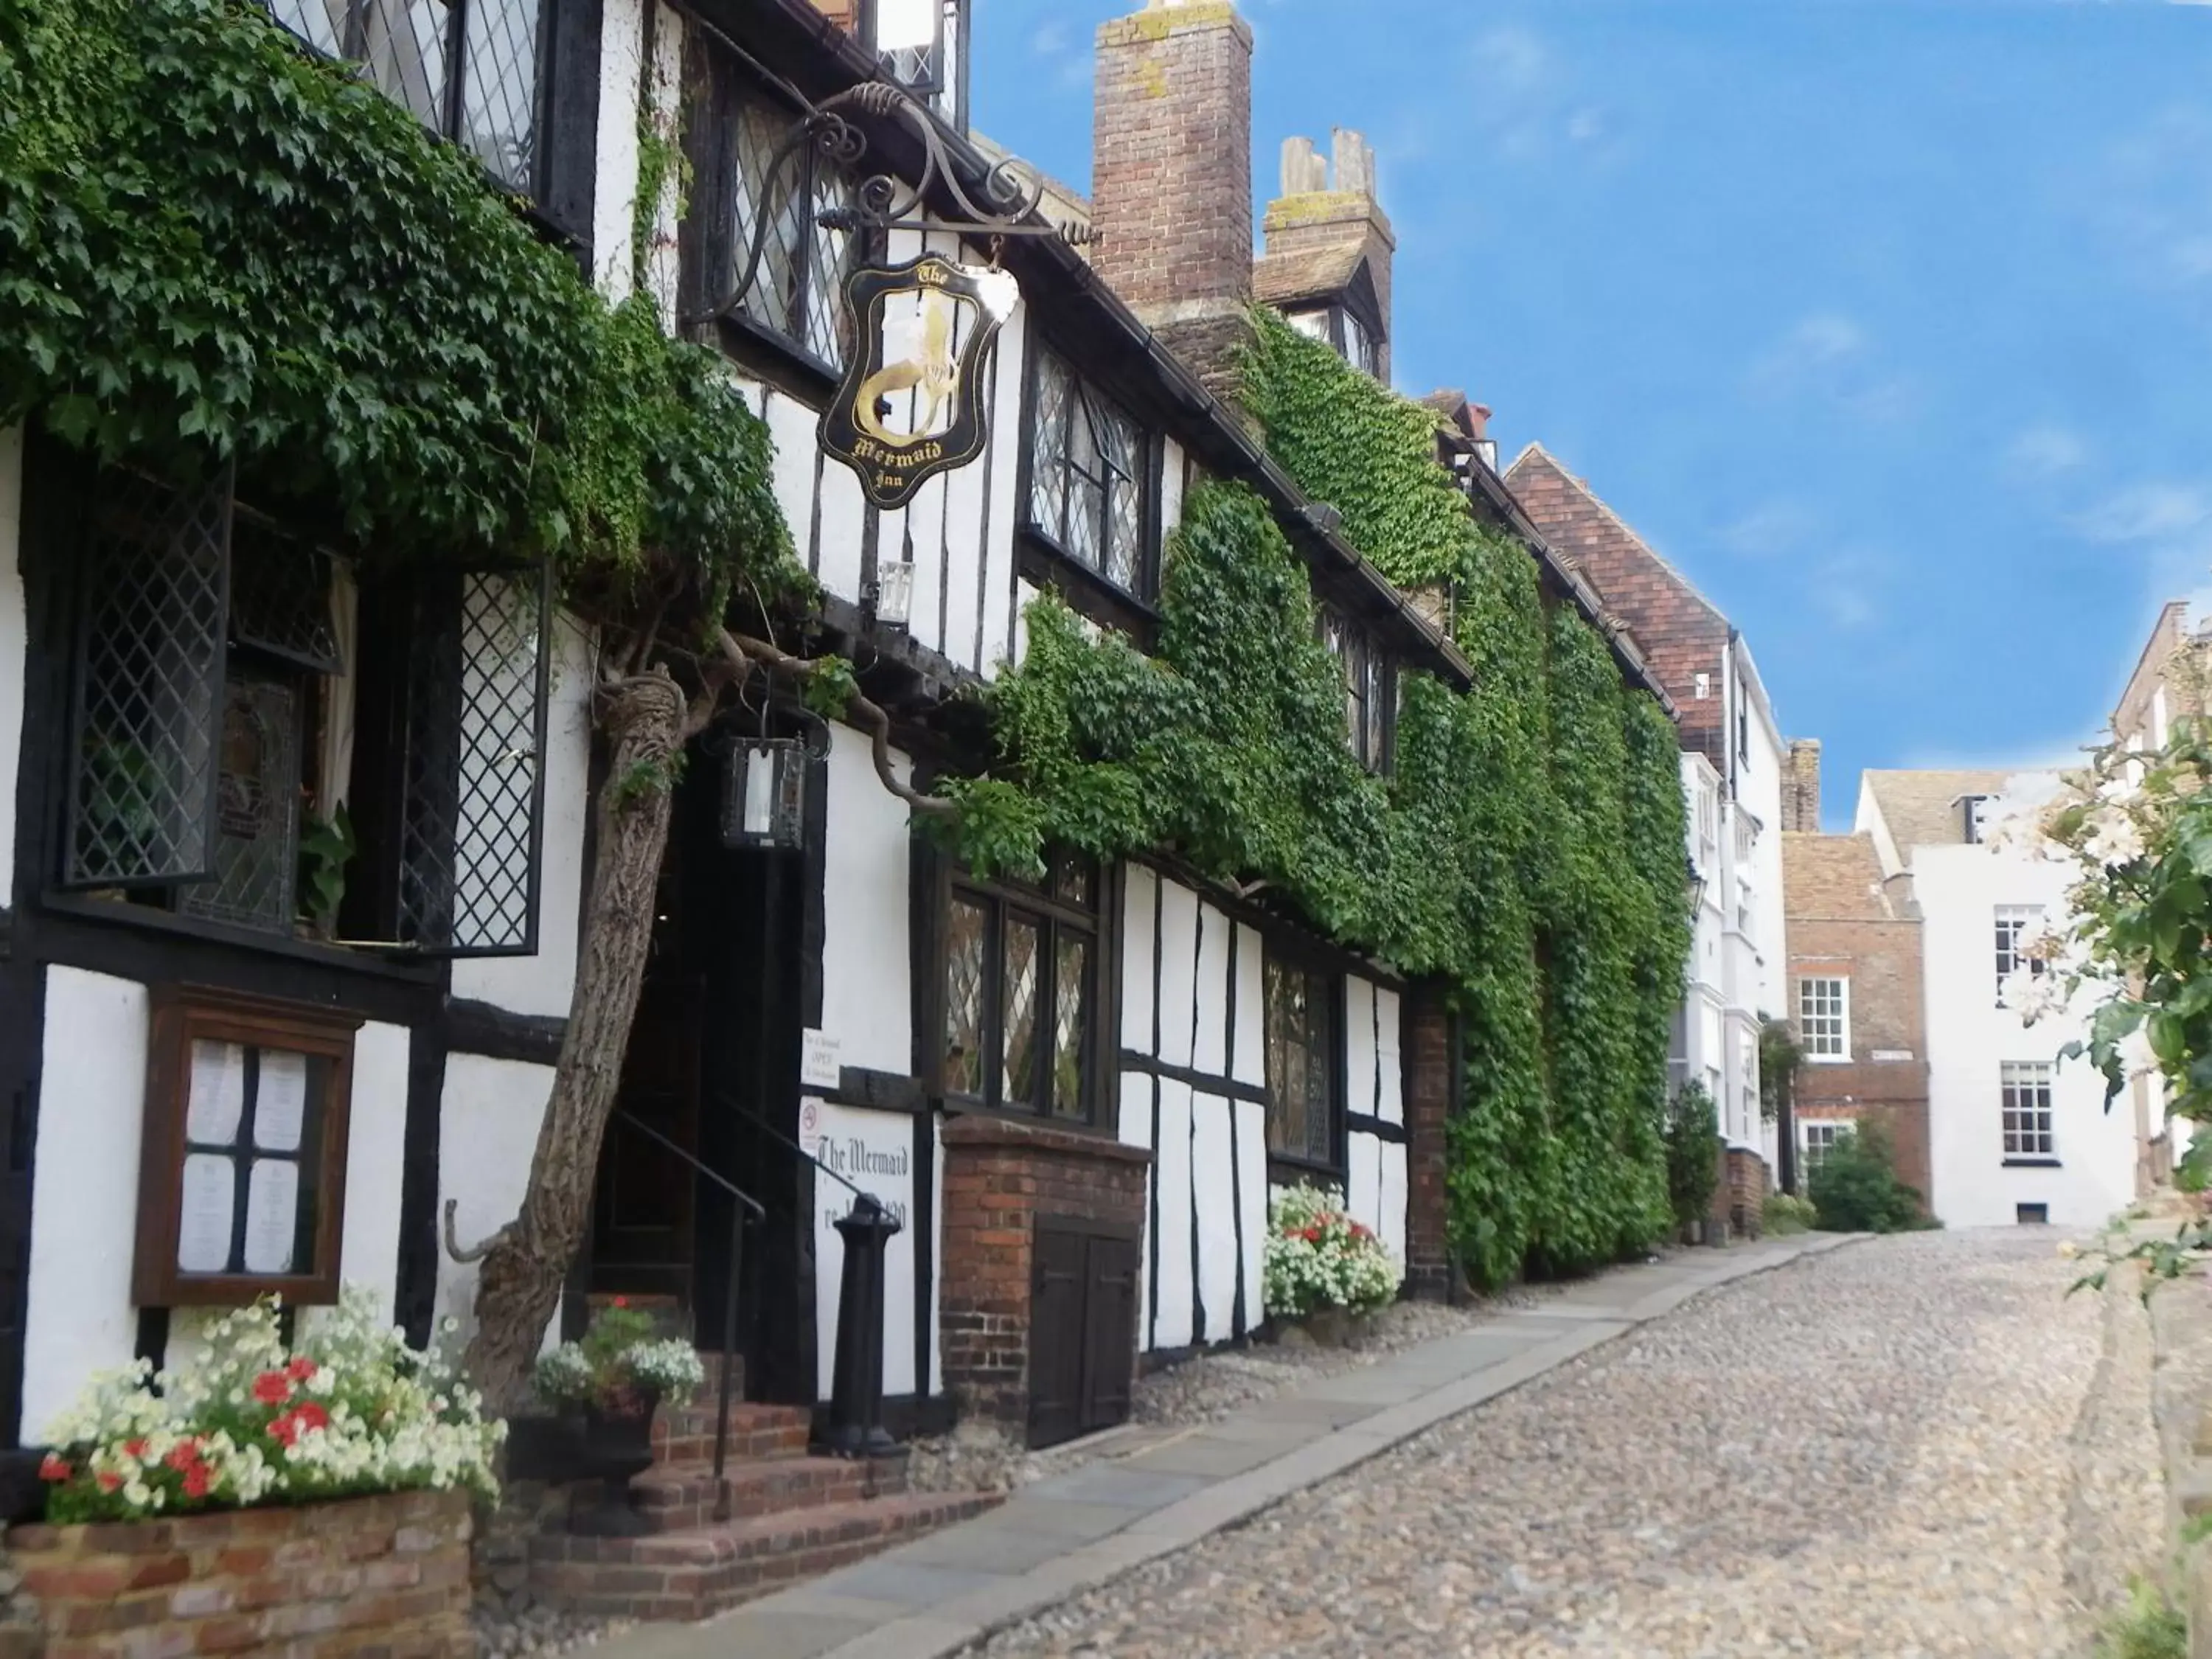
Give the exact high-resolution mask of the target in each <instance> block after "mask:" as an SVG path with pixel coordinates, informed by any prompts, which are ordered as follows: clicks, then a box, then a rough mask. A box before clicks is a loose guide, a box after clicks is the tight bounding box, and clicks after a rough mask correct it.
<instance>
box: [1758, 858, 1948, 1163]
mask: <svg viewBox="0 0 2212 1659" xmlns="http://www.w3.org/2000/svg"><path fill="white" fill-rule="evenodd" d="M1782 867H1783V890H1784V904H1785V908H1786V910H1787V914H1788V922H1789V942H1790V969H1789V979H1788V984H1787V991H1788V994H1789V999H1790V1012H1791V1014H1792V1016H1793V1018H1794V1017H1795V1015H1796V1010H1797V984H1798V981H1800V980H1802V979H1805V978H1808V977H1840V978H1844V979H1847V980H1849V981H1850V1060H1848V1061H1836V1060H1814V1059H1811V1058H1809V1057H1808V1059H1807V1060H1806V1062H1805V1063H1804V1064H1803V1065H1802V1066H1799V1067H1798V1070H1797V1082H1796V1089H1795V1091H1793V1096H1792V1103H1793V1108H1794V1110H1795V1113H1796V1117H1797V1119H1798V1121H1801V1122H1802V1121H1804V1120H1806V1119H1808V1118H1814V1119H1825V1120H1829V1121H1857V1119H1859V1118H1860V1117H1861V1116H1862V1115H1870V1116H1876V1117H1879V1118H1880V1119H1881V1121H1883V1122H1884V1123H1885V1124H1886V1125H1887V1127H1888V1129H1889V1133H1890V1138H1891V1139H1892V1141H1893V1143H1894V1145H1895V1146H1896V1149H1897V1173H1898V1177H1899V1179H1900V1180H1902V1181H1904V1182H1905V1183H1906V1184H1907V1185H1909V1186H1911V1187H1913V1188H1917V1190H1918V1191H1919V1193H1920V1194H1921V1196H1922V1197H1923V1199H1925V1200H1933V1197H1934V1194H1933V1193H1932V1192H1931V1191H1930V1189H1929V1155H1928V1049H1927V1042H1926V1037H1925V1028H1926V1016H1925V1012H1924V1011H1925V1007H1926V1004H1925V1001H1924V987H1923V970H1922V959H1921V935H1920V922H1919V921H1918V919H1917V917H1912V916H1906V915H1899V914H1898V912H1897V911H1896V909H1895V908H1894V906H1893V902H1892V900H1891V898H1890V896H1889V894H1888V892H1887V889H1886V888H1885V886H1884V885H1883V883H1882V880H1881V863H1880V860H1878V858H1877V857H1876V855H1875V850H1874V842H1873V840H1872V838H1871V837H1869V836H1810V835H1785V836H1784V837H1783V841H1782ZM1803 1185H1804V1183H1803V1181H1802V1176H1801V1179H1800V1181H1799V1190H1800V1192H1801V1193H1802V1191H1803Z"/></svg>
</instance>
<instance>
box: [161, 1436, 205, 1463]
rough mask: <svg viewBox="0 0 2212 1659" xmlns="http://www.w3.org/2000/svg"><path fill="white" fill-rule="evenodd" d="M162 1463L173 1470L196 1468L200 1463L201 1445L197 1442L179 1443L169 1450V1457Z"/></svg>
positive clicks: (184, 1441) (186, 1441) (185, 1441)
mask: <svg viewBox="0 0 2212 1659" xmlns="http://www.w3.org/2000/svg"><path fill="white" fill-rule="evenodd" d="M161 1461H162V1462H164V1463H167V1465H168V1466H169V1467H170V1468H173V1469H191V1468H197V1467H198V1464H199V1461H200V1443H199V1442H198V1441H197V1440H183V1441H179V1442H178V1443H177V1444H176V1445H174V1446H172V1447H171V1448H170V1449H169V1455H167V1457H165V1458H163V1459H162V1460H161Z"/></svg>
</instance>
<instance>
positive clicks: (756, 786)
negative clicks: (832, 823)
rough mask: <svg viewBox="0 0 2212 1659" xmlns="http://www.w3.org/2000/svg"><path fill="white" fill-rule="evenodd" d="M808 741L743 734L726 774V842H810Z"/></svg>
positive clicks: (766, 845) (774, 845)
mask: <svg viewBox="0 0 2212 1659" xmlns="http://www.w3.org/2000/svg"><path fill="white" fill-rule="evenodd" d="M808 759H809V757H808V755H807V752H806V745H805V744H804V743H801V742H800V741H799V739H798V738H739V739H738V741H737V743H735V744H733V745H732V748H731V750H730V760H729V765H728V767H727V768H726V770H725V771H724V772H723V774H722V844H723V845H724V846H725V847H746V848H761V849H765V850H768V851H773V852H789V851H793V850H795V849H796V848H799V847H802V846H804V845H805V842H806V772H807V764H808Z"/></svg>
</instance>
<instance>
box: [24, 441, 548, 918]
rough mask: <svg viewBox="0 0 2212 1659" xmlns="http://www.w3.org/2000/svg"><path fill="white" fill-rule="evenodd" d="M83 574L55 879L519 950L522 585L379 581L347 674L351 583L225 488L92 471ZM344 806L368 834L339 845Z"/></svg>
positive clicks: (528, 857) (541, 587)
mask: <svg viewBox="0 0 2212 1659" xmlns="http://www.w3.org/2000/svg"><path fill="white" fill-rule="evenodd" d="M78 569H79V571H80V573H81V583H82V586H81V587H80V589H79V592H78V605H77V623H76V635H75V638H74V641H73V642H72V653H73V663H72V671H73V676H74V695H73V709H72V726H71V736H70V747H69V753H70V775H69V777H68V780H67V781H66V785H65V799H66V801H67V804H68V813H67V817H66V822H65V824H64V837H63V845H62V856H61V860H60V866H61V867H60V871H59V875H60V878H61V883H62V885H63V886H64V887H66V888H71V889H76V890H88V891H92V892H94V893H106V894H112V895H120V896H129V897H130V898H131V899H133V900H134V901H135V902H138V903H141V904H146V905H150V906H154V907H156V908H169V909H173V910H175V911H177V912H179V913H181V914H184V915H193V916H197V917H201V918H204V919H206V920H210V921H221V922H225V923H229V924H233V925H235V926H240V927H252V928H257V929H260V930H262V931H265V932H272V933H289V932H292V931H294V930H295V928H307V927H314V928H319V929H320V930H322V931H324V932H329V931H331V930H333V929H335V927H337V915H336V911H335V908H334V907H335V905H336V904H337V898H336V897H334V896H332V893H333V890H337V891H343V889H345V888H346V887H348V886H351V887H353V888H354V889H355V890H356V897H355V899H354V902H352V903H351V904H349V906H348V909H349V914H350V915H351V916H352V917H353V918H354V919H355V921H356V922H357V923H362V924H364V925H365V927H366V929H367V931H365V932H363V931H356V932H355V933H353V935H352V937H354V938H355V939H359V940H361V941H362V942H364V943H380V944H385V945H407V946H412V947H414V948H416V949H421V950H426V951H439V952H442V953H462V952H471V953H474V952H486V953H489V952H510V951H521V952H526V951H531V950H532V949H534V948H535V928H534V925H533V924H534V918H535V915H536V909H537V904H536V887H537V878H538V862H539V860H538V823H539V819H540V817H541V812H540V808H541V806H542V799H541V787H542V786H541V778H542V768H541V765H540V760H539V757H540V755H541V753H542V751H543V749H544V706H545V697H546V691H547V663H546V660H545V653H544V639H545V630H546V624H547V618H548V615H549V606H550V586H548V583H547V580H546V578H545V574H544V571H543V570H542V568H533V569H532V570H531V571H529V572H527V573H514V572H497V571H487V570H452V571H442V572H439V573H437V574H434V575H425V574H392V573H385V574H380V575H379V576H378V578H377V580H376V581H375V583H374V593H375V597H376V598H377V599H378V601H379V603H380V605H381V606H383V607H384V612H383V614H384V615H385V617H386V625H384V626H381V627H380V628H379V629H377V630H375V631H374V634H373V635H372V634H371V633H370V632H369V630H359V631H360V632H361V634H362V639H363V641H367V642H369V643H371V644H372V645H373V647H374V649H373V651H372V653H371V654H372V655H374V657H375V658H376V659H377V660H376V661H375V662H374V664H372V665H369V666H368V669H366V670H365V668H364V665H362V663H360V662H359V661H357V660H356V658H357V657H358V656H359V655H360V654H361V653H360V651H359V649H358V647H357V645H356V625H355V617H356V575H355V573H354V571H353V569H352V568H351V567H350V566H349V564H348V563H346V562H343V561H341V560H337V559H335V558H333V557H332V556H331V555H330V554H328V553H327V552H325V550H323V549H322V548H320V547H319V546H318V545H316V544H314V543H313V541H311V540H309V539H307V538H304V537H302V536H301V535H300V534H298V533H296V532H294V531H292V530H290V529H289V528H287V527H284V526H279V525H277V524H276V523H275V522H274V521H272V520H268V519H265V518H264V517H262V516H260V515H258V514H257V513H254V512H253V511H252V509H250V508H248V507H244V506H242V505H239V504H237V503H234V501H233V500H232V498H231V490H230V484H229V481H228V477H227V476H225V477H219V478H217V479H216V481H215V482H214V483H211V484H209V485H207V486H204V487H203V488H200V489H193V490H179V489H174V488H172V487H170V486H167V485H165V484H161V483H155V481H153V480H151V479H149V478H146V477H141V476H139V475H138V474H136V473H132V472H128V471H120V470H111V471H106V472H104V473H102V474H101V475H100V477H99V479H98V480H97V482H96V483H95V485H94V489H93V492H92V498H91V501H90V502H89V503H88V526H87V537H86V544H85V546H84V549H83V556H82V560H81V561H80V562H79V565H78ZM370 684H374V685H375V686H377V687H379V688H380V690H381V693H382V696H381V698H380V701H379V702H378V703H377V705H376V707H375V708H371V709H367V710H364V709H363V708H362V707H361V699H362V688H363V686H364V685H370ZM387 714H388V715H389V716H390V717H391V718H389V719H386V715H387ZM357 748H362V749H368V750H374V751H375V752H374V755H373V756H372V757H371V758H370V759H369V760H368V761H367V762H365V763H364V762H362V760H360V759H359V758H358V757H357V756H356V749H357ZM349 795H350V796H351V797H352V800H351V803H350V804H351V805H353V806H354V807H355V808H356V809H362V810H367V811H370V812H371V814H372V816H373V817H375V816H378V815H380V817H381V821H382V822H383V823H385V824H386V826H387V827H386V833H384V834H382V835H381V836H376V837H374V838H372V839H371V840H369V841H365V842H362V844H360V845H359V846H352V845H351V834H350V830H349V829H345V830H343V832H340V831H339V830H338V829H337V826H340V825H344V824H345V823H347V818H346V816H345V810H346V808H347V806H348V805H349ZM311 811H312V813H313V816H314V818H315V820H316V822H317V823H318V824H319V825H322V826H324V832H322V833H319V834H318V836H316V838H315V841H314V842H313V843H312V844H311V845H310V846H309V847H308V848H306V849H304V851H303V845H302V842H303V829H304V827H305V823H306V819H307V814H308V813H309V812H311ZM336 842H343V843H345V844H346V845H348V846H349V847H350V848H351V850H350V851H349V852H348V853H346V854H339V853H337V852H336V851H334V850H332V848H333V846H334V844H335V843H336ZM311 854H312V856H310V855H311ZM333 858H335V859H337V860H338V862H337V866H336V867H335V868H331V867H327V866H326V862H323V863H319V862H318V860H324V861H327V860H331V859H333ZM311 889H312V890H313V891H311ZM365 890H373V891H374V892H377V893H379V894H380V895H381V896H382V901H381V902H378V903H376V904H374V905H369V904H367V903H366V902H365V901H363V900H362V899H361V898H360V897H359V896H358V895H359V893H360V892H361V891H365ZM317 894H319V897H317ZM311 900H313V901H314V902H313V913H312V914H310V908H311Z"/></svg>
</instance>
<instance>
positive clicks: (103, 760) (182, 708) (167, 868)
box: [67, 471, 230, 887]
mask: <svg viewBox="0 0 2212 1659" xmlns="http://www.w3.org/2000/svg"><path fill="white" fill-rule="evenodd" d="M229 540H230V480H229V477H228V473H227V472H226V473H225V474H223V475H222V476H221V477H218V478H217V479H216V481H215V482H214V483H211V484H210V485H209V486H207V487H206V488H204V489H200V490H198V491H196V492H194V493H192V494H191V495H184V494H180V493H179V492H178V491H176V490H173V489H168V488H167V487H166V486H163V485H161V484H157V483H153V482H152V481H150V480H149V479H145V478H142V477H137V475H136V474H132V473H125V472H119V471H112V472H109V473H107V474H105V475H104V476H103V477H102V478H101V480H100V486H99V489H98V491H97V495H96V505H95V507H94V517H93V526H92V533H91V537H90V542H89V545H88V548H87V550H86V560H85V571H86V574H85V606H84V616H83V621H82V632H81V634H80V635H79V636H78V656H77V672H78V676H79V678H78V684H77V695H76V757H77V769H76V780H75V782H74V787H73V789H72V793H71V802H70V805H71V806H72V808H73V811H72V812H71V815H70V837H69V853H68V864H67V878H68V879H69V881H70V883H71V884H73V885H76V886H95V887H96V886H107V885H125V884H132V883H150V882H162V881H177V880H180V879H187V878H198V877H203V876H205V875H206V874H207V873H208V872H209V868H210V857H211V848H210V834H209V821H210V811H211V808H212V805H213V799H214V788H215V778H216V745H215V732H216V726H217V723H218V719H219V714H220V705H221V699H222V672H223V658H224V638H225V635H226V632H227V628H226V620H227V619H226V599H227V594H226V591H225V590H226V587H227V586H228V584H227V580H226V577H227V570H228V548H229Z"/></svg>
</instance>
